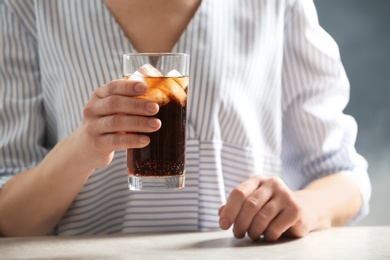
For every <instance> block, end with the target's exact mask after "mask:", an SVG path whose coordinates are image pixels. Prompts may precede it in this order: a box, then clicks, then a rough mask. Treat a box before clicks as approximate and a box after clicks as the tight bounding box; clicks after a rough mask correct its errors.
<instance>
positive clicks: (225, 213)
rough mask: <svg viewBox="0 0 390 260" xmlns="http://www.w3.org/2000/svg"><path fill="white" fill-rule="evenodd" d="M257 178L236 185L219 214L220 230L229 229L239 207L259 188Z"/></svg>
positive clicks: (239, 209)
mask: <svg viewBox="0 0 390 260" xmlns="http://www.w3.org/2000/svg"><path fill="white" fill-rule="evenodd" d="M259 183H260V179H259V178H254V177H252V178H249V179H248V180H246V181H244V182H243V183H241V184H240V185H238V186H237V187H236V188H235V189H234V190H233V191H232V192H231V194H230V196H229V198H228V201H227V202H226V205H225V206H224V207H223V209H222V210H221V213H220V216H219V217H220V220H219V226H220V227H221V228H222V229H225V230H226V229H229V228H230V226H231V225H232V224H233V223H234V221H235V220H236V218H237V216H238V214H239V213H240V211H241V207H242V205H243V203H244V202H245V200H246V199H247V197H248V196H249V195H251V194H252V193H253V192H254V191H255V190H256V189H257V187H258V186H259Z"/></svg>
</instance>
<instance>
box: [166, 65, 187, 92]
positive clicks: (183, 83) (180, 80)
mask: <svg viewBox="0 0 390 260" xmlns="http://www.w3.org/2000/svg"><path fill="white" fill-rule="evenodd" d="M165 77H170V78H173V80H174V81H176V83H177V84H179V86H180V87H181V88H182V89H184V90H186V88H187V86H188V77H183V75H182V74H181V73H180V72H179V71H177V70H175V69H174V70H171V71H170V72H168V73H167V74H165Z"/></svg>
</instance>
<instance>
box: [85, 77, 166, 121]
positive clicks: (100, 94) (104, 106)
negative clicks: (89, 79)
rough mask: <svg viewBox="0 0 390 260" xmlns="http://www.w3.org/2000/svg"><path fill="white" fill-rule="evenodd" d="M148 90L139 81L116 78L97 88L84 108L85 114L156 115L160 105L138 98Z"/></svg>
mask: <svg viewBox="0 0 390 260" xmlns="http://www.w3.org/2000/svg"><path fill="white" fill-rule="evenodd" d="M145 91H146V85H145V84H144V83H143V82H139V81H130V80H114V81H111V82H109V83H108V84H107V85H104V86H101V87H100V88H98V89H96V90H95V91H94V92H93V94H92V97H91V99H90V101H89V102H88V103H87V105H86V106H85V108H84V116H85V117H88V116H106V115H112V114H120V113H122V114H129V115H144V116H151V115H155V114H156V113H157V112H158V110H159V106H158V105H157V104H156V103H154V102H150V101H148V100H145V99H142V98H137V96H140V95H143V94H144V93H145Z"/></svg>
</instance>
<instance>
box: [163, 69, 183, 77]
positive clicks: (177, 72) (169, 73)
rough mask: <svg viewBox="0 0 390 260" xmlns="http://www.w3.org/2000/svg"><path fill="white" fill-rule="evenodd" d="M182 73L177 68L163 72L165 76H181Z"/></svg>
mask: <svg viewBox="0 0 390 260" xmlns="http://www.w3.org/2000/svg"><path fill="white" fill-rule="evenodd" d="M181 76H183V75H181V73H180V72H179V71H177V70H171V71H170V72H168V73H167V74H165V77H170V78H172V77H181Z"/></svg>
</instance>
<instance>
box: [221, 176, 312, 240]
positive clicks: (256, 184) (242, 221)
mask: <svg viewBox="0 0 390 260" xmlns="http://www.w3.org/2000/svg"><path fill="white" fill-rule="evenodd" d="M218 213H219V216H220V221H219V224H220V227H221V228H222V229H225V230H226V229H229V228H230V227H231V225H233V233H234V236H235V237H236V238H243V237H244V236H245V234H248V236H249V237H250V238H251V239H253V240H257V239H259V238H260V236H261V235H264V238H265V239H266V240H268V241H275V240H277V239H278V238H279V237H280V236H281V235H282V234H284V233H286V234H288V235H290V236H294V237H302V236H304V235H306V234H307V233H308V232H309V231H311V229H312V228H311V226H312V219H313V212H312V209H311V206H310V205H309V204H308V203H306V201H305V200H303V199H302V198H301V197H300V196H299V195H297V194H295V193H293V192H292V191H291V190H290V189H289V188H288V187H287V186H286V185H285V184H284V182H283V181H282V180H281V179H280V178H278V177H265V176H253V177H251V178H249V179H248V180H246V181H244V182H243V183H241V184H240V185H238V186H237V187H236V188H235V189H234V190H233V191H232V193H231V194H230V196H229V198H228V200H227V203H226V205H224V206H222V207H221V208H220V209H219V212H218Z"/></svg>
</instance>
